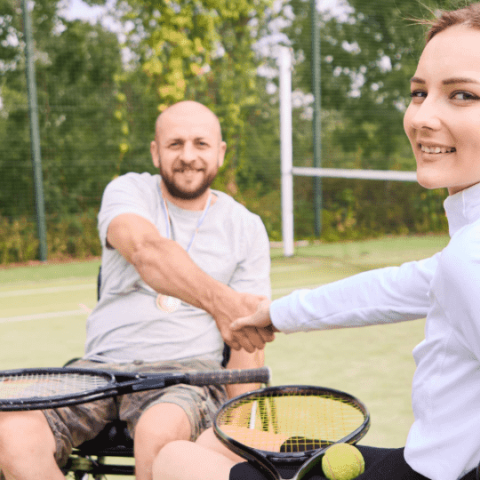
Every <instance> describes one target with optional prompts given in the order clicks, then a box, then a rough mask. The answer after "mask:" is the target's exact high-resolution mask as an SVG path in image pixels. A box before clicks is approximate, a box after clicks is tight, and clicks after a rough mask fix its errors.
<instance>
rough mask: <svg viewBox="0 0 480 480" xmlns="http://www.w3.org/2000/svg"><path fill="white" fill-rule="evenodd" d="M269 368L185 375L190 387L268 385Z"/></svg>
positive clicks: (269, 377)
mask: <svg viewBox="0 0 480 480" xmlns="http://www.w3.org/2000/svg"><path fill="white" fill-rule="evenodd" d="M271 376H272V374H271V370H270V367H260V368H250V369H235V370H221V371H213V370H212V371H208V370H206V371H204V372H203V371H201V372H195V373H194V374H186V377H187V382H188V383H189V384H190V385H219V384H220V385H224V384H231V383H269V382H270V379H271Z"/></svg>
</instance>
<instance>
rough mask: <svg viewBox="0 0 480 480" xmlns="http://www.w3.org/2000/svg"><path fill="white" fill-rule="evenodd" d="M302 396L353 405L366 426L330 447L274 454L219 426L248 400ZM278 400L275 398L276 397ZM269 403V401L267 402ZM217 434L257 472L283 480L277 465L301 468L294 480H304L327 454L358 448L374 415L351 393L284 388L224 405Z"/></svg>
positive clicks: (306, 387)
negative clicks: (234, 407) (228, 413)
mask: <svg viewBox="0 0 480 480" xmlns="http://www.w3.org/2000/svg"><path fill="white" fill-rule="evenodd" d="M300 392H310V393H314V394H318V395H320V394H323V395H328V396H332V397H334V398H338V399H339V401H342V400H344V401H346V402H348V403H349V404H352V405H354V406H355V407H356V408H357V409H358V410H359V411H360V412H361V413H362V414H363V416H364V420H363V422H362V424H361V425H360V426H359V427H357V428H356V429H355V430H353V431H352V432H351V433H349V434H348V435H346V436H345V437H343V438H342V439H340V440H338V441H336V442H331V443H330V444H329V445H327V446H325V447H322V448H319V449H312V450H306V451H303V452H270V451H267V450H262V449H255V448H253V447H249V446H248V445H244V444H242V443H241V442H239V441H238V440H235V439H234V438H232V437H230V436H229V435H228V434H226V433H225V432H223V431H222V429H221V427H220V426H219V425H218V419H219V418H220V416H221V415H222V413H223V412H224V411H225V410H228V409H229V408H230V407H231V406H232V405H235V404H237V403H241V402H242V401H244V400H246V399H249V400H250V399H251V400H252V401H254V400H255V399H261V398H265V395H266V394H272V393H278V394H279V395H278V396H279V397H280V396H282V395H285V394H296V393H297V394H300ZM273 398H275V397H273ZM265 399H266V400H268V398H265ZM213 427H214V433H215V435H216V437H217V438H218V439H219V440H220V441H221V443H223V444H224V445H225V446H226V447H227V448H229V449H230V450H232V451H233V452H235V453H236V454H237V455H239V456H241V457H243V458H245V459H247V460H248V461H249V462H251V463H253V464H254V465H255V466H256V467H257V468H259V469H260V470H261V471H263V472H264V473H265V474H267V476H269V478H271V479H273V480H283V479H282V478H281V477H280V475H279V473H278V472H277V469H276V468H275V464H276V463H281V464H284V465H285V464H297V465H299V469H298V470H297V472H296V474H295V476H294V477H293V478H292V479H291V480H296V479H301V478H303V475H304V474H305V473H307V472H308V471H310V469H311V468H312V467H313V466H314V465H316V464H317V462H318V461H319V460H320V459H321V458H322V457H323V455H324V454H325V451H326V450H327V449H328V448H329V447H331V446H332V445H334V444H336V443H349V444H352V445H354V444H355V443H357V442H358V441H359V440H361V439H362V438H363V437H364V436H365V435H366V434H367V432H368V429H369V428H370V413H369V411H368V409H367V407H366V406H365V404H364V403H363V402H361V401H360V400H358V399H357V398H356V397H354V396H353V395H350V394H349V393H346V392H342V391H341V390H335V389H332V388H326V387H318V386H311V385H281V386H273V387H266V388H262V389H259V390H255V391H253V392H248V393H245V394H242V395H239V396H237V397H235V398H232V399H231V400H229V401H227V402H226V403H224V404H223V405H222V406H221V407H220V409H219V410H218V412H217V414H216V416H215V419H214V424H213Z"/></svg>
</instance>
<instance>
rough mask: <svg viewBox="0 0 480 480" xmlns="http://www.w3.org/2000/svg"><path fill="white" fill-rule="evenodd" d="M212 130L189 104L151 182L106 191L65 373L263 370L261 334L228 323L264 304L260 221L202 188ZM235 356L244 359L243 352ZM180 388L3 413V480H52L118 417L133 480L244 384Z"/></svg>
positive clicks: (210, 117) (172, 114) (213, 124)
mask: <svg viewBox="0 0 480 480" xmlns="http://www.w3.org/2000/svg"><path fill="white" fill-rule="evenodd" d="M225 151H226V144H225V142H224V141H223V140H222V135H221V129H220V122H219V120H218V118H217V117H216V116H215V114H214V113H213V112H212V111H211V110H209V109H208V108H206V107H205V106H204V105H201V104H199V103H196V102H191V101H185V102H180V103H177V104H175V105H172V106H171V107H169V108H168V109H167V110H165V111H164V112H163V113H162V114H161V115H160V116H159V117H158V119H157V122H156V125H155V139H154V140H153V141H152V142H151V145H150V152H151V155H152V161H153V164H154V165H155V167H157V168H158V171H159V174H158V175H151V174H149V173H142V174H137V173H128V174H126V175H123V176H121V177H118V178H116V179H115V180H113V181H112V182H111V183H110V184H109V185H108V186H107V188H106V189H105V192H104V195H103V199H102V205H101V208H100V212H99V216H98V225H99V233H100V239H101V242H102V246H103V253H102V286H101V294H100V300H99V302H98V303H97V306H96V307H95V309H94V310H93V312H92V313H91V315H90V316H89V318H88V320H87V339H86V347H85V355H84V357H83V358H82V359H81V360H79V361H78V362H77V363H76V364H73V366H76V367H81V368H95V369H115V370H124V371H139V372H150V373H154V372H159V371H165V370H173V371H182V370H201V369H215V368H221V367H220V366H221V362H222V352H223V346H224V341H226V342H227V343H229V344H230V345H231V346H233V347H234V350H232V354H231V357H230V360H229V363H228V365H227V367H229V368H250V367H257V366H260V365H261V364H262V363H263V351H262V350H256V347H257V346H259V345H263V343H264V341H265V339H263V338H262V336H264V335H268V333H267V334H266V333H265V332H262V331H261V329H260V330H258V331H257V330H256V329H252V331H250V332H247V333H243V332H242V336H237V337H233V336H232V333H231V331H230V328H229V326H230V323H231V322H233V320H234V319H236V318H239V317H243V316H246V315H249V314H252V313H253V312H254V311H255V310H256V307H257V305H258V304H259V302H260V301H261V300H264V299H265V298H268V297H269V296H270V280H269V270H270V256H269V244H268V238H267V234H266V231H265V227H264V226H263V223H262V221H261V220H260V218H259V217H258V216H256V215H254V214H252V213H251V212H249V211H248V210H247V209H245V208H244V207H243V206H241V205H240V204H238V203H237V202H235V201H234V200H233V199H232V198H231V197H229V196H228V195H226V194H225V193H222V192H219V191H216V190H212V189H211V188H210V185H211V183H212V181H213V180H214V178H215V176H216V175H217V172H218V169H219V167H220V166H221V165H222V164H223V161H224V158H225ZM240 347H244V348H240ZM231 387H232V388H231V389H229V390H228V392H227V391H226V390H225V389H224V388H223V387H215V386H211V387H205V388H199V387H192V386H187V385H182V386H173V387H168V388H165V389H163V390H157V391H151V392H141V393H135V394H132V395H125V396H122V397H119V398H116V399H106V400H101V401H96V402H92V403H89V404H84V405H79V406H75V407H70V408H64V409H58V410H47V411H44V412H38V411H36V412H8V413H6V412H3V413H0V468H1V470H2V471H3V473H4V475H5V476H6V478H7V479H8V480H10V479H15V480H34V479H46V478H48V479H49V480H60V479H63V478H64V476H63V474H62V473H61V470H60V469H59V465H60V466H61V465H63V464H64V463H65V462H66V461H67V459H68V456H69V454H70V452H71V450H72V447H74V446H78V445H79V444H81V443H83V442H84V441H86V440H88V439H90V438H93V437H95V436H96V435H97V434H98V433H99V432H100V431H101V430H102V429H103V428H104V426H105V425H106V424H107V423H108V422H110V421H112V420H114V419H117V418H120V419H122V420H125V421H126V422H127V425H128V428H129V431H130V433H131V435H132V437H133V438H134V448H135V466H136V478H137V480H150V479H151V478H152V462H153V460H154V458H155V457H156V455H157V454H158V452H159V451H160V450H161V449H162V447H163V446H164V445H166V444H167V443H168V442H170V441H172V440H192V441H193V440H195V439H196V438H197V437H198V436H199V435H200V433H202V432H203V431H204V430H205V429H207V428H208V427H209V426H210V425H211V423H212V419H213V415H214V414H215V411H216V410H217V409H218V407H219V405H220V404H221V403H223V401H225V400H226V399H227V395H229V396H233V395H236V394H239V393H241V392H243V391H246V390H249V389H251V388H254V386H252V385H247V386H245V385H241V386H240V385H236V386H235V385H234V386H231Z"/></svg>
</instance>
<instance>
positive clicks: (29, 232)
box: [0, 210, 101, 265]
mask: <svg viewBox="0 0 480 480" xmlns="http://www.w3.org/2000/svg"><path fill="white" fill-rule="evenodd" d="M36 228H37V227H36V223H35V221H33V220H32V219H31V218H27V217H18V218H16V219H15V220H11V221H10V220H8V219H7V218H5V217H2V216H0V265H7V264H9V263H16V262H28V261H30V260H35V259H37V256H38V239H37V232H36ZM47 231H48V234H47V242H48V258H49V260H64V259H67V258H78V259H82V258H88V257H92V256H98V255H100V254H101V246H100V241H99V239H98V231H97V215H96V211H94V210H88V211H86V212H84V213H81V214H78V215H68V216H61V217H60V216H54V217H49V218H48V219H47Z"/></svg>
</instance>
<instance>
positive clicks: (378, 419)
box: [0, 236, 448, 478]
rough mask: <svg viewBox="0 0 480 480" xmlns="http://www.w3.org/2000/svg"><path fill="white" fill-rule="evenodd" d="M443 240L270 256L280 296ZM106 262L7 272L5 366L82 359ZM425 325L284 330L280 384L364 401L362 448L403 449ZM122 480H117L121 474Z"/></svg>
mask: <svg viewBox="0 0 480 480" xmlns="http://www.w3.org/2000/svg"><path fill="white" fill-rule="evenodd" d="M447 241H448V239H447V237H445V236H425V237H393V238H383V239H378V240H369V241H362V242H347V243H336V244H319V245H312V246H306V247H302V248H297V251H296V256H295V257H292V258H285V257H283V256H282V251H281V250H280V249H273V250H272V273H271V278H272V288H273V296H274V297H279V296H282V295H285V294H287V293H288V292H290V291H292V290H293V289H295V288H302V287H306V288H312V287H314V286H317V285H321V284H324V283H327V282H331V281H335V280H338V279H340V278H343V277H346V276H349V275H352V274H354V273H357V272H360V271H363V270H368V269H371V268H376V267H382V266H386V265H389V264H400V263H402V262H404V261H408V260H413V259H420V258H425V257H427V256H429V255H432V254H433V253H435V252H437V251H438V250H440V249H441V248H442V247H443V246H445V244H446V243H447ZM98 266H99V261H98V260H92V261H87V262H81V263H68V264H59V265H40V266H31V267H15V268H6V269H0V336H1V338H2V348H1V350H0V369H3V370H4V369H12V368H22V367H40V366H43V367H48V366H59V365H62V364H63V363H64V362H65V361H66V360H68V359H70V358H72V357H76V356H80V355H81V354H82V351H83V343H84V339H85V333H84V332H85V320H86V318H87V315H88V309H91V308H93V306H94V305H95V301H96V300H95V299H96V274H97V271H98ZM423 328H424V321H423V320H421V321H415V322H407V323H404V324H396V325H389V326H375V327H368V328H363V329H350V330H335V331H327V332H313V333H309V334H304V333H299V334H294V335H283V334H277V339H276V341H275V342H274V343H272V344H270V345H268V347H267V350H266V358H267V364H268V365H269V366H270V367H271V368H272V370H273V384H275V385H279V384H314V385H323V386H326V387H331V388H337V389H340V390H344V391H346V392H349V393H351V394H353V395H355V396H357V397H358V398H360V399H361V400H362V401H364V402H365V404H366V405H367V407H368V408H369V410H370V412H371V415H372V427H371V429H370V432H369V433H368V434H367V436H366V438H365V439H364V440H362V443H365V444H373V445H383V446H390V447H395V446H402V445H403V444H404V442H405V438H406V434H407V432H408V429H409V426H410V424H411V421H412V412H411V407H410V384H411V379H412V375H413V371H414V362H413V359H412V356H411V351H412V349H413V348H414V346H415V345H416V344H417V343H418V342H419V341H421V339H422V338H423ZM113 478H119V477H113Z"/></svg>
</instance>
